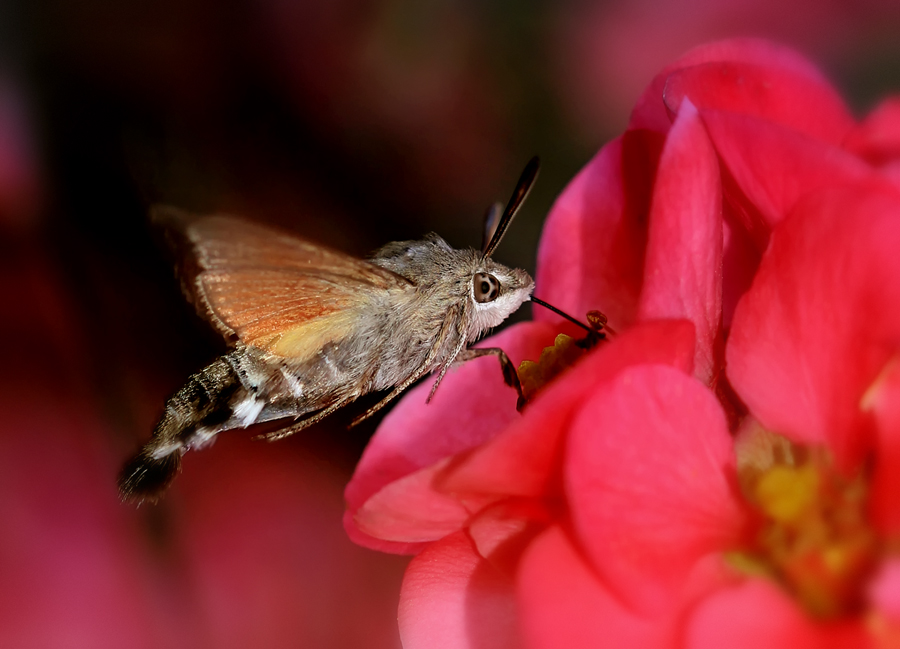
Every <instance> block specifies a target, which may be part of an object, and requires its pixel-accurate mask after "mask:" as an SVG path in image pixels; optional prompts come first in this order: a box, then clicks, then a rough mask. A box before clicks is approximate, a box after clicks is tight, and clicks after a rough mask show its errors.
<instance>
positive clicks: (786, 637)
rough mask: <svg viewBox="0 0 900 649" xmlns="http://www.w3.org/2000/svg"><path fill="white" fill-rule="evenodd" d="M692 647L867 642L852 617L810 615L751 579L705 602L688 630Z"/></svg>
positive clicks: (817, 647)
mask: <svg viewBox="0 0 900 649" xmlns="http://www.w3.org/2000/svg"><path fill="white" fill-rule="evenodd" d="M686 636H687V642H686V643H685V645H684V646H686V647H689V648H690V649H720V648H721V647H728V648H729V649H758V648H759V647H766V649H807V648H808V649H829V648H831V647H833V648H834V649H843V648H845V647H860V648H862V647H867V646H869V644H868V642H867V638H866V633H865V630H864V629H863V626H862V625H861V624H860V623H858V622H854V621H847V622H836V623H822V622H815V621H813V620H811V619H810V618H808V617H807V616H806V615H805V614H804V613H803V611H802V610H800V608H799V607H798V606H797V604H796V603H795V602H794V601H793V600H792V599H790V598H789V597H788V596H787V595H786V594H785V593H783V592H782V591H781V590H779V588H778V587H777V586H776V585H775V584H772V583H770V582H767V581H763V580H760V579H752V580H749V581H747V582H746V583H745V584H743V585H742V586H740V587H738V588H729V589H724V590H722V591H720V592H719V593H716V594H715V595H713V596H711V597H710V598H709V599H708V600H707V601H705V602H703V603H701V604H700V605H699V606H698V607H697V609H696V611H695V612H694V615H693V616H692V619H691V620H690V622H689V624H688V625H687V628H686Z"/></svg>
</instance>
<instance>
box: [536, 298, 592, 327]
mask: <svg viewBox="0 0 900 649" xmlns="http://www.w3.org/2000/svg"><path fill="white" fill-rule="evenodd" d="M531 301H532V302H534V303H535V304H539V305H540V306H542V307H544V308H545V309H550V310H551V311H553V313H555V314H556V315H559V316H562V317H563V318H565V319H566V320H568V321H569V322H571V323H572V324H576V325H578V326H579V327H581V328H582V329H584V330H585V331H587V332H588V333H590V334H596V333H597V330H596V329H594V328H593V327H591V326H590V325H586V324H584V323H583V322H581V320H579V319H578V318H574V317H572V316H570V315H569V314H568V313H566V312H565V311H563V310H562V309H557V308H556V307H555V306H553V305H552V304H548V303H547V302H544V301H543V300H541V299H539V298H536V297H535V296H533V295H532V296H531ZM603 324H604V325H605V324H606V323H603Z"/></svg>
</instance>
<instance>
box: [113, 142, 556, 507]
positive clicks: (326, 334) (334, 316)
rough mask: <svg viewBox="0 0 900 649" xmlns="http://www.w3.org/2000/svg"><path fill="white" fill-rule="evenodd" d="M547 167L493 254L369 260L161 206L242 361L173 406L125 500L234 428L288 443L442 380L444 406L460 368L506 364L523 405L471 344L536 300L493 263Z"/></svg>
mask: <svg viewBox="0 0 900 649" xmlns="http://www.w3.org/2000/svg"><path fill="white" fill-rule="evenodd" d="M538 168H539V162H538V159H537V158H533V159H532V160H531V161H530V162H529V163H528V165H527V166H526V167H525V170H524V171H523V173H522V176H521V177H520V179H519V182H518V184H517V186H516V189H515V191H514V192H513V195H512V198H510V200H509V203H508V204H507V205H506V208H505V209H501V205H500V204H497V205H495V206H494V207H493V208H492V209H491V210H490V211H489V213H488V215H487V218H486V220H485V236H484V244H483V246H482V249H481V250H480V251H477V250H474V249H466V250H457V249H454V248H452V247H451V246H450V245H449V244H447V242H445V241H444V240H443V239H442V238H441V237H439V236H438V235H436V234H429V235H427V236H426V237H425V238H424V239H422V240H419V241H398V242H394V243H389V244H387V245H386V246H384V247H382V248H381V249H379V250H377V251H376V252H375V253H373V254H372V255H371V256H370V257H369V258H368V259H365V260H363V259H357V258H355V257H352V256H350V255H346V254H343V253H340V252H336V251H334V250H331V249H329V248H325V247H323V246H320V245H318V244H315V243H312V242H309V241H306V240H304V239H301V238H299V237H297V236H294V235H291V234H287V233H284V232H281V231H278V230H275V229H272V228H268V227H265V226H262V225H258V224H255V223H251V222H249V221H245V220H241V219H238V218H235V217H231V216H221V215H215V216H194V215H190V214H188V213H186V212H183V211H181V210H178V209H175V208H171V207H160V206H158V207H155V208H153V210H152V218H153V220H154V221H155V222H156V223H157V224H158V225H160V226H161V227H162V229H163V231H164V232H165V234H166V236H167V238H168V239H169V240H170V242H173V243H174V244H175V247H176V248H181V249H184V248H187V250H188V252H189V259H188V260H187V262H186V263H185V271H184V272H183V273H182V282H183V285H184V288H185V292H186V294H187V296H188V298H189V299H190V300H191V301H192V302H193V303H194V305H195V306H196V308H197V310H198V312H199V313H200V315H201V316H202V317H204V318H205V319H206V320H208V321H209V322H210V323H211V324H212V325H213V327H214V328H215V329H216V330H218V331H219V332H220V333H221V334H222V335H223V336H225V338H226V339H227V340H228V342H229V343H230V345H231V351H229V352H228V353H227V354H225V355H224V356H221V357H220V358H218V359H216V360H215V361H213V362H212V363H211V364H210V365H208V366H207V367H205V368H203V369H202V370H200V371H199V372H197V373H196V374H194V375H193V376H191V377H190V378H188V380H187V383H186V384H185V385H184V387H182V388H181V389H180V390H178V391H177V392H176V393H175V394H174V395H173V396H172V397H171V398H170V399H169V400H168V401H167V402H166V405H165V410H164V412H163V415H162V417H161V419H160V421H159V423H158V424H157V425H156V428H155V429H154V431H153V436H152V437H151V439H150V441H149V442H147V443H146V444H145V445H144V447H143V448H142V449H141V450H140V451H139V452H138V453H137V455H136V456H135V457H134V458H133V459H132V460H131V461H130V462H128V464H126V466H125V468H124V469H123V471H122V473H121V475H120V477H119V492H120V494H121V496H122V497H123V498H124V499H126V500H136V501H140V500H145V499H154V498H156V497H157V496H158V495H159V494H160V493H161V492H162V491H163V490H165V488H166V487H168V485H169V484H170V483H171V481H172V479H173V478H174V477H175V475H176V474H177V473H178V470H179V468H180V464H181V456H182V455H184V453H186V452H187V451H189V450H190V449H195V448H202V447H203V446H205V445H207V444H209V443H211V442H212V441H213V439H214V438H215V436H216V435H217V434H218V433H220V432H222V431H224V430H230V429H234V428H246V427H248V426H251V425H253V424H256V423H262V422H268V421H273V420H279V421H283V422H284V424H285V425H284V427H283V428H281V429H280V430H277V431H275V432H272V433H269V434H268V435H266V437H267V438H269V439H272V440H274V439H280V438H283V437H286V436H288V435H291V434H293V433H296V432H297V431H299V430H302V429H303V428H306V427H307V426H311V425H312V424H315V423H316V422H318V421H320V420H321V419H323V418H324V417H326V416H328V415H329V414H331V413H332V412H334V411H335V410H337V409H339V408H341V407H343V406H345V405H347V404H349V403H350V402H352V401H354V400H355V399H357V398H358V397H360V396H362V395H364V394H367V393H369V392H378V391H385V390H390V392H389V393H388V394H387V396H385V397H384V398H383V399H382V400H381V401H379V402H378V403H376V404H375V405H374V406H372V407H371V408H369V409H368V410H367V411H366V412H365V413H363V414H362V415H361V416H359V417H358V418H357V419H356V420H355V421H354V423H357V422H358V421H361V420H363V419H365V418H367V417H369V416H371V415H372V414H374V413H375V412H377V411H378V410H380V409H381V408H382V407H384V406H385V405H386V404H387V403H389V402H390V401H391V400H393V399H394V398H396V397H397V396H398V395H399V394H400V393H401V392H403V391H404V390H405V389H406V388H407V387H409V386H410V385H411V384H412V383H414V382H415V381H417V380H418V379H420V378H422V377H423V376H425V375H426V374H428V373H430V372H433V371H436V372H437V379H436V380H435V382H434V386H433V387H432V390H431V395H432V396H433V395H434V392H435V390H436V389H437V387H438V385H439V384H440V382H441V379H442V378H443V377H444V374H445V373H446V372H447V370H448V368H450V366H452V365H453V364H454V363H460V362H462V361H466V360H470V359H472V358H476V357H479V356H484V355H494V356H496V357H497V358H498V359H499V361H500V365H501V368H502V370H503V376H504V379H505V381H506V382H507V384H509V385H510V386H512V387H514V388H516V389H517V390H518V391H519V395H520V397H521V395H522V391H521V387H520V386H519V382H518V377H517V375H516V371H515V367H514V366H513V365H512V363H511V362H510V360H509V358H508V357H507V356H506V354H505V353H504V352H503V351H502V350H500V349H496V348H477V349H475V348H469V345H470V344H471V343H473V342H475V341H476V340H478V338H480V337H481V336H482V335H483V334H484V333H485V332H486V331H487V330H489V329H491V328H492V327H496V326H497V325H499V324H500V323H501V322H503V321H504V320H505V319H506V318H507V316H509V315H510V314H511V313H513V312H514V311H515V310H516V309H518V308H519V307H520V306H521V305H522V304H523V303H524V302H526V301H527V300H528V299H529V298H530V297H531V292H532V290H533V289H534V281H533V280H532V279H531V277H530V276H529V275H528V273H526V272H525V271H523V270H518V269H513V268H508V267H506V266H503V265H501V264H499V263H497V262H495V261H494V260H493V259H491V255H492V253H493V252H494V250H495V249H496V248H497V245H498V244H499V243H500V240H501V239H502V238H503V235H504V234H505V232H506V230H507V228H508V227H509V224H510V222H511V221H512V219H513V217H514V216H515V215H516V213H517V211H518V210H519V207H520V206H521V205H522V202H523V201H524V199H525V197H526V195H527V194H528V192H529V190H530V188H531V186H532V184H533V182H534V180H535V178H536V177H537V173H538ZM430 398H431V397H429V399H430Z"/></svg>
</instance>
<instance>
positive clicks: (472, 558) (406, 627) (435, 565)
mask: <svg viewBox="0 0 900 649" xmlns="http://www.w3.org/2000/svg"><path fill="white" fill-rule="evenodd" d="M399 622H400V636H401V639H402V641H403V646H404V648H405V649H494V648H497V649H503V648H504V647H509V648H512V647H518V646H520V644H521V640H520V636H519V631H518V614H517V611H516V604H515V595H514V590H513V583H512V581H511V580H510V579H509V578H508V577H505V576H504V575H503V574H501V573H499V572H498V571H496V570H495V569H494V568H493V567H492V566H491V564H490V563H489V562H488V561H486V560H485V559H484V558H482V557H481V556H480V555H479V554H478V553H477V552H476V551H475V548H474V546H473V545H472V542H471V541H470V540H469V539H468V537H467V536H466V535H465V534H463V533H462V532H457V533H456V534H453V535H451V536H448V537H447V538H445V539H443V540H441V541H439V542H437V543H434V544H432V545H430V546H429V547H428V548H426V549H425V550H424V551H423V552H422V553H421V554H419V555H418V556H417V557H416V558H414V559H413V560H412V562H411V563H410V564H409V568H408V569H407V571H406V576H405V577H404V579H403V588H402V589H401V591H400V610H399Z"/></svg>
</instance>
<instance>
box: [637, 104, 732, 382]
mask: <svg viewBox="0 0 900 649" xmlns="http://www.w3.org/2000/svg"><path fill="white" fill-rule="evenodd" d="M638 316H639V318H640V319H642V320H649V319H655V318H684V319H687V320H690V321H691V322H693V323H694V328H695V331H696V333H697V347H696V352H695V356H694V375H695V376H696V377H697V378H699V379H700V380H701V381H703V382H704V383H707V384H711V383H712V381H713V379H714V378H715V375H716V373H717V369H716V356H717V354H719V355H720V351H719V349H718V347H719V346H720V344H721V341H720V340H719V331H720V323H721V318H722V193H721V185H720V183H719V165H718V162H717V161H716V154H715V151H713V148H712V146H710V143H709V139H708V137H707V135H706V130H705V129H704V127H703V124H702V123H701V122H700V119H699V118H698V116H697V111H696V110H695V109H694V107H693V106H692V105H691V104H690V102H685V103H683V104H682V109H681V112H680V113H679V115H678V118H677V119H676V120H675V123H674V124H673V125H672V130H671V131H669V136H668V137H667V138H666V145H665V148H664V149H663V153H662V157H661V159H660V163H659V170H658V172H657V175H656V184H655V186H654V188H653V202H652V204H651V208H650V228H649V232H648V236H647V251H646V257H645V261H644V287H643V290H642V292H641V298H640V303H639V306H638ZM720 357H721V356H720Z"/></svg>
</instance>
